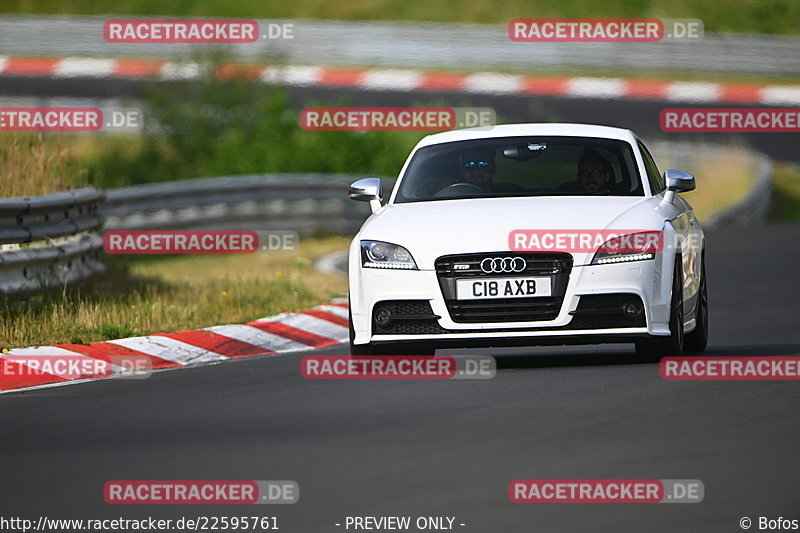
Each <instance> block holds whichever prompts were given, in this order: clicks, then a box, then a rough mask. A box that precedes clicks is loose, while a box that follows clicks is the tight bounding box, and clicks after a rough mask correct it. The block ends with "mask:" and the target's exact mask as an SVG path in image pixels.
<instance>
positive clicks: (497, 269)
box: [481, 257, 525, 274]
mask: <svg viewBox="0 0 800 533" xmlns="http://www.w3.org/2000/svg"><path fill="white" fill-rule="evenodd" d="M481 270H483V271H484V272H486V273H487V274H500V273H504V272H505V273H511V272H522V271H523V270H525V260H524V259H523V258H521V257H487V258H486V259H484V260H483V261H481Z"/></svg>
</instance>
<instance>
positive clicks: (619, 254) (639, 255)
mask: <svg viewBox="0 0 800 533" xmlns="http://www.w3.org/2000/svg"><path fill="white" fill-rule="evenodd" d="M663 244H664V237H663V235H662V234H661V232H660V231H642V232H639V233H628V234H626V235H620V236H619V237H614V238H613V239H608V240H607V241H606V242H604V243H603V245H602V246H600V248H598V249H597V251H596V252H595V254H594V257H593V258H592V263H591V264H593V265H608V264H611V263H628V262H630V261H644V260H647V259H653V258H654V257H655V256H656V252H658V251H659V250H661V248H662V247H663Z"/></svg>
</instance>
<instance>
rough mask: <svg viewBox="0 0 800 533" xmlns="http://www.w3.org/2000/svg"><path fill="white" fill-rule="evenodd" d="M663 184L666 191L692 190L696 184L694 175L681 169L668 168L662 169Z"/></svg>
mask: <svg viewBox="0 0 800 533" xmlns="http://www.w3.org/2000/svg"><path fill="white" fill-rule="evenodd" d="M664 184H665V185H666V186H667V190H668V191H672V192H687V191H693V190H694V189H695V187H696V186H697V185H696V183H695V180H694V176H692V175H691V174H689V173H688V172H684V171H683V170H675V169H669V170H665V171H664Z"/></svg>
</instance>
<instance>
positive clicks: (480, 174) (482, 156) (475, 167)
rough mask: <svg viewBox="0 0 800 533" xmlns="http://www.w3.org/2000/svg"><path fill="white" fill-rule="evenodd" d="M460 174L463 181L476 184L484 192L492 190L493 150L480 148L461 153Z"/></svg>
mask: <svg viewBox="0 0 800 533" xmlns="http://www.w3.org/2000/svg"><path fill="white" fill-rule="evenodd" d="M460 162H461V176H462V178H463V180H464V182H465V183H469V184H471V185H476V186H478V187H480V188H481V189H483V190H484V191H486V192H492V176H493V175H494V171H495V166H494V150H485V149H480V148H475V149H470V150H466V151H464V152H463V153H462V154H461V157H460Z"/></svg>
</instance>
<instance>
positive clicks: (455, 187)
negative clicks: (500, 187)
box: [434, 182, 486, 197]
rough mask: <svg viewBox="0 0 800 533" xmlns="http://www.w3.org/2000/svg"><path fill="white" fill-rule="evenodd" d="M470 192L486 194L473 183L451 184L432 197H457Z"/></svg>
mask: <svg viewBox="0 0 800 533" xmlns="http://www.w3.org/2000/svg"><path fill="white" fill-rule="evenodd" d="M470 192H478V193H484V194H485V193H486V191H484V190H483V189H482V188H481V187H478V186H477V185H475V184H473V183H466V182H461V183H453V184H452V185H448V186H447V187H445V188H444V189H441V190H440V191H439V192H437V193H436V194H434V197H440V196H458V195H460V194H465V193H470Z"/></svg>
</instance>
